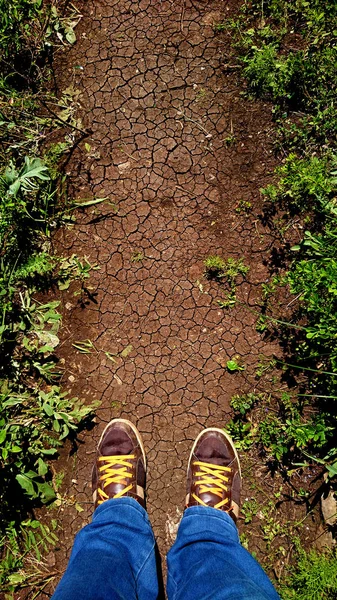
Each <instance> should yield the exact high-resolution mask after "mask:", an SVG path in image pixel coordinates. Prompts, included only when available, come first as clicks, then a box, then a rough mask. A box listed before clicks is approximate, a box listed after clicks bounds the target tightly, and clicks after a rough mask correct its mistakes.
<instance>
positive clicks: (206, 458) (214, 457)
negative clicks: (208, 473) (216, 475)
mask: <svg viewBox="0 0 337 600" xmlns="http://www.w3.org/2000/svg"><path fill="white" fill-rule="evenodd" d="M226 450H227V449H226V446H225V444H224V443H223V442H222V441H221V440H219V439H218V438H216V437H208V438H207V440H204V441H203V442H201V444H200V446H199V448H198V449H197V451H196V453H195V454H196V457H197V459H198V460H200V461H202V462H205V463H210V464H212V465H221V466H227V465H228V464H229V463H230V456H228V454H227V452H226Z"/></svg>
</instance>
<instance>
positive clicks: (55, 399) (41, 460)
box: [0, 0, 95, 597]
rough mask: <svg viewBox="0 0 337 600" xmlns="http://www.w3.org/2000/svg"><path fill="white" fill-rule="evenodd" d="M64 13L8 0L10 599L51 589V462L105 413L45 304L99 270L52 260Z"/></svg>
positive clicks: (4, 468) (4, 520) (3, 332)
mask: <svg viewBox="0 0 337 600" xmlns="http://www.w3.org/2000/svg"><path fill="white" fill-rule="evenodd" d="M67 4H68V3H65V5H67ZM61 10H62V3H60V2H54V1H52V2H49V3H46V2H43V1H42V0H34V1H32V0H9V1H8V0H6V2H4V0H0V68H1V75H0V97H1V98H0V99H1V105H0V129H1V134H2V147H1V151H0V353H1V362H0V365H1V366H0V460H1V481H2V485H1V492H0V506H1V508H0V522H1V526H0V537H1V548H2V550H1V560H0V585H1V588H2V591H4V592H7V594H9V595H11V594H14V592H15V590H16V589H17V588H18V587H22V586H24V585H30V586H31V587H32V588H33V589H34V588H39V586H42V585H44V583H45V582H48V580H50V577H51V575H50V574H48V570H47V571H44V569H43V568H41V569H40V567H39V568H36V565H37V564H38V563H40V561H41V553H42V552H43V551H46V550H48V548H49V547H51V546H54V545H55V543H56V541H57V536H56V532H55V530H56V523H55V522H53V521H51V523H50V525H48V526H47V525H46V524H42V523H40V522H39V521H37V520H35V519H32V518H28V516H30V517H31V515H32V513H33V510H34V508H35V507H37V506H41V505H42V504H50V503H51V502H52V501H53V500H55V499H56V493H57V489H55V485H54V483H53V478H52V474H51V471H50V466H49V462H50V460H51V459H52V458H55V457H56V456H57V454H58V450H59V448H60V447H61V446H62V444H63V442H64V440H65V439H66V438H70V439H74V438H75V437H76V433H77V432H78V431H79V429H81V428H82V427H84V425H85V423H86V421H87V420H88V419H90V417H91V415H92V414H93V410H94V408H95V404H94V403H93V404H90V405H83V403H82V402H80V401H79V400H78V399H77V398H71V397H69V396H68V395H67V394H66V393H65V392H64V391H63V390H62V389H61V387H60V382H59V379H60V374H61V372H60V369H59V366H58V364H57V360H56V357H55V354H54V353H55V349H56V348H57V346H58V343H59V338H58V329H59V325H60V315H59V313H58V311H57V308H58V302H55V301H49V302H47V303H43V302H39V301H38V299H37V297H38V295H37V293H38V292H43V291H46V290H48V289H49V287H50V285H51V283H53V282H55V281H56V280H57V279H58V280H59V282H60V286H61V287H62V286H63V287H67V286H68V285H69V280H70V279H71V278H72V279H79V280H80V281H81V282H82V286H83V282H84V281H85V280H86V279H87V278H88V276H89V271H90V269H91V268H92V265H90V263H88V261H87V260H84V261H80V260H79V259H78V258H77V257H71V258H70V259H69V260H68V262H66V261H65V260H64V259H60V258H58V257H55V256H53V255H52V253H51V243H50V239H51V234H52V232H53V230H54V229H55V227H56V226H57V225H58V224H59V223H60V222H61V221H62V220H64V219H65V215H66V214H69V213H67V212H66V213H65V212H64V211H65V210H66V208H67V207H66V204H65V203H66V197H65V195H64V191H65V185H64V178H63V177H62V176H61V175H60V172H59V169H58V163H59V160H60V158H61V157H62V153H63V152H64V151H66V150H68V149H69V145H70V144H69V140H68V139H66V140H64V141H63V142H59V143H58V145H57V147H56V146H55V145H54V146H50V147H49V148H48V144H47V132H50V131H51V130H52V129H53V128H55V125H54V122H53V120H52V119H51V118H49V117H43V116H41V114H42V113H41V109H40V99H41V98H45V95H43V94H42V91H41V89H40V82H41V80H42V79H43V77H46V76H47V75H48V73H47V70H46V67H44V65H45V64H46V58H47V57H48V54H50V52H51V51H52V46H53V44H55V43H57V44H65V43H67V42H68V43H73V42H74V41H75V33H74V27H75V25H76V22H77V19H78V13H77V11H76V10H75V9H73V8H71V10H72V11H74V13H71V14H67V15H63V14H62V13H61ZM68 96H69V94H68ZM68 96H67V97H66V98H65V100H64V102H63V106H62V110H63V117H64V118H63V120H64V121H67V122H69V119H70V120H71V119H72V109H71V107H70V101H69V98H68ZM72 98H73V96H72ZM65 110H67V111H68V112H67V114H65V113H64V111H65ZM48 578H49V579H48ZM8 597H9V596H8Z"/></svg>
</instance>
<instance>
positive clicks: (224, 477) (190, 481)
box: [186, 427, 241, 522]
mask: <svg viewBox="0 0 337 600" xmlns="http://www.w3.org/2000/svg"><path fill="white" fill-rule="evenodd" d="M240 488H241V469H240V462H239V457H238V454H237V451H236V449H235V446H234V443H233V441H232V439H231V438H230V436H229V435H228V433H226V432H225V431H224V430H223V429H217V428H216V427H211V428H210V429H205V430H204V431H202V432H201V433H200V434H199V435H198V437H197V439H196V440H195V442H194V444H193V448H192V451H191V455H190V460H189V463H188V469H187V497H186V508H188V507H190V506H210V507H212V508H217V509H219V510H222V511H225V512H227V513H228V514H229V515H230V516H231V517H232V519H233V520H234V521H235V522H236V519H237V518H238V516H239V505H240Z"/></svg>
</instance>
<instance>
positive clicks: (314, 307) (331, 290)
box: [227, 0, 337, 476]
mask: <svg viewBox="0 0 337 600" xmlns="http://www.w3.org/2000/svg"><path fill="white" fill-rule="evenodd" d="M336 17H337V4H336V3H335V2H332V1H328V2H325V1H324V2H323V0H313V1H312V2H309V1H307V0H295V2H289V1H288V0H272V1H271V2H267V3H266V2H263V3H262V4H261V2H258V1H255V0H251V1H245V2H244V3H243V5H242V11H241V14H240V16H239V17H238V18H237V19H236V20H235V21H232V22H230V23H228V24H227V25H228V26H229V27H230V28H231V30H232V31H233V34H234V37H235V46H236V50H237V51H238V52H239V54H240V56H241V60H242V65H243V75H244V77H245V78H246V81H247V86H248V87H247V89H248V93H249V94H250V95H251V96H254V97H262V98H264V99H266V100H270V101H271V102H272V104H273V112H274V118H275V121H276V125H277V127H276V139H275V149H276V150H279V149H280V148H281V149H282V154H283V156H284V157H285V158H284V159H283V162H282V164H281V166H280V167H278V168H277V169H276V171H275V177H274V181H273V183H271V184H269V185H268V186H267V187H265V188H264V189H262V190H261V192H262V194H263V197H264V199H265V206H266V215H268V211H271V212H273V211H277V210H278V208H280V209H281V211H282V219H281V220H282V221H283V222H284V223H285V227H284V229H283V242H287V243H288V246H290V247H291V250H290V251H289V252H288V255H286V260H287V268H286V269H284V268H282V269H281V268H279V270H278V273H277V275H276V276H275V277H274V279H273V280H272V282H271V283H270V284H269V286H266V287H265V289H264V306H263V316H262V318H261V320H260V322H259V328H260V329H261V330H265V331H266V330H267V329H269V330H273V331H274V333H275V332H277V333H278V334H279V336H280V340H281V341H282V344H283V346H284V348H285V351H286V353H288V358H287V359H286V362H287V363H289V366H288V370H287V371H288V374H291V376H292V377H295V379H296V378H297V376H299V375H300V374H301V371H302V376H303V375H305V376H307V377H308V379H307V386H306V389H304V391H307V392H308V396H307V400H308V402H310V406H311V409H312V411H313V412H314V413H316V415H317V416H315V417H312V416H310V418H308V420H306V419H307V417H306V416H304V415H301V416H300V417H299V416H298V415H295V414H294V413H292V414H291V415H290V417H289V415H288V416H287V419H286V420H285V421H284V418H283V417H281V421H280V422H279V423H278V427H279V428H280V430H281V431H283V430H284V428H285V431H284V433H285V437H284V436H281V438H284V440H285V442H284V443H283V442H282V443H281V446H282V447H281V449H280V448H278V449H277V448H276V446H275V456H276V458H277V459H279V458H280V456H281V455H282V454H284V452H283V450H282V448H283V446H284V447H288V446H289V444H290V442H291V439H292V438H293V433H291V430H292V429H294V430H295V431H298V432H300V431H302V432H305V433H304V437H306V436H307V437H308V440H307V442H308V443H309V445H310V446H311V451H312V458H313V460H317V461H318V462H321V461H323V462H324V461H325V462H326V467H327V469H328V471H329V475H330V476H331V474H333V473H334V472H337V468H336V467H337V464H336V457H337V448H336V444H335V442H334V437H335V432H336V414H337V411H336V401H335V399H336V398H337V351H336V337H337V317H336V314H337V300H336V298H337V269H336V266H337V249H336V248H337V245H336V240H337V204H336V194H337V158H336V154H335V137H336V124H337V104H336V98H337V95H336V85H337V47H336ZM267 218H268V216H267ZM287 219H288V220H289V221H290V222H291V221H292V220H294V219H297V221H299V220H300V222H301V230H302V232H303V233H302V236H301V237H299V239H298V241H297V242H296V243H295V244H294V238H293V237H291V236H290V235H289V237H288V240H289V241H288V240H287V231H288V228H287V225H286V223H287ZM301 230H300V229H299V230H298V231H301ZM289 242H290V243H289ZM276 270H277V266H276ZM274 272H275V267H274ZM282 286H283V287H284V286H285V287H287V289H288V290H289V291H290V293H291V294H293V295H294V302H292V303H291V304H292V306H293V314H292V316H291V318H288V319H285V318H284V317H283V316H282V315H281V316H279V315H277V316H278V319H276V320H274V314H275V308H274V307H275V304H276V303H275V302H274V303H273V300H272V299H273V298H275V297H276V296H277V294H278V292H279V290H280V288H281V287H282ZM295 298H296V301H295ZM282 317H283V318H282ZM282 321H283V323H282ZM287 321H291V328H289V327H288V326H287V323H286V322H287ZM291 365H292V366H291ZM315 394H316V396H315ZM312 411H311V412H312ZM309 412H310V411H307V414H309ZM275 418H277V419H279V418H280V417H275ZM299 419H300V420H299ZM312 419H314V427H315V428H316V432H317V436H318V437H317V439H316V438H315V436H314V435H313V437H310V436H311V435H312V434H310V431H311V428H312V426H313V422H312ZM274 420H275V419H274ZM267 421H268V419H267ZM299 423H301V425H299ZM273 428H276V423H274V424H273V423H271V422H270V423H269V424H267V425H266V426H265V431H264V432H263V436H264V437H265V438H266V442H267V438H268V437H270V431H271V430H272V429H273ZM260 433H261V434H262V432H260ZM271 437H273V436H271ZM295 437H296V436H295ZM300 437H301V436H300ZM287 440H288V441H287ZM307 442H305V441H303V440H302V441H299V443H297V442H296V440H295V447H301V446H302V445H303V444H304V445H303V448H304V447H306V443H307ZM269 446H270V447H271V448H273V443H272V441H271V445H269ZM327 457H328V459H327Z"/></svg>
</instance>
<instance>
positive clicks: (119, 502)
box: [52, 498, 279, 600]
mask: <svg viewBox="0 0 337 600" xmlns="http://www.w3.org/2000/svg"><path fill="white" fill-rule="evenodd" d="M155 547H156V546H155V539H154V536H153V532H152V528H151V525H150V521H149V518H148V516H147V513H146V511H145V510H144V509H143V508H142V507H141V506H140V505H139V504H138V503H137V502H136V500H134V499H133V498H119V499H113V500H107V501H106V502H104V503H103V504H101V505H100V506H99V507H98V508H97V509H96V510H95V513H94V516H93V519H92V523H90V525H87V526H86V527H84V528H83V529H82V530H81V531H80V532H79V533H78V534H77V536H76V538H75V543H74V547H73V550H72V553H71V557H70V560H69V564H68V567H67V570H66V572H65V574H64V576H63V578H62V579H61V581H60V583H59V585H58V587H57V588H56V591H55V593H54V595H53V597H52V600H136V599H138V600H156V599H157V598H158V597H159V591H160V585H159V573H158V570H157V560H156V552H155ZM167 565H168V581H167V595H168V598H169V600H238V599H240V598H241V599H245V600H279V596H278V595H277V593H276V591H275V589H274V587H273V585H272V584H271V582H270V580H269V579H268V577H267V575H266V574H265V572H264V571H263V570H262V569H261V567H260V566H259V565H258V563H257V562H256V560H255V559H254V558H253V557H252V556H251V555H250V554H249V552H247V550H245V548H243V547H242V546H241V544H240V542H239V536H238V531H237V528H236V526H235V524H234V521H233V520H232V519H231V517H229V516H228V515H227V514H226V513H224V512H221V511H219V510H216V509H214V508H208V507H203V506H200V507H199V506H193V507H191V508H188V509H187V510H186V511H185V513H184V516H183V518H182V520H181V523H180V526H179V530H178V535H177V539H176V541H175V543H174V545H173V546H172V548H171V550H170V551H169V553H168V556H167Z"/></svg>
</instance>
